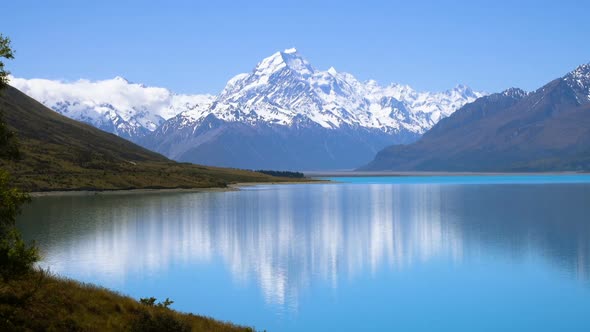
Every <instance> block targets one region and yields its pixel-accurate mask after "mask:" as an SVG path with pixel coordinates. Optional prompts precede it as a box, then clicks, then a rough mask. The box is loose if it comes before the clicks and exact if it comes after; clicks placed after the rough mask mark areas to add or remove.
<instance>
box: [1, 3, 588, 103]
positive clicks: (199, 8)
mask: <svg viewBox="0 0 590 332" xmlns="http://www.w3.org/2000/svg"><path fill="white" fill-rule="evenodd" d="M516 2H517V1H453V2H451V3H442V1H403V2H399V1H370V0H364V1H356V2H354V3H351V1H321V2H320V1H315V2H314V1H303V0H299V1H233V2H232V1H206V2H205V1H190V2H188V1H187V2H182V1H153V2H147V1H145V2H139V1H137V2H136V1H108V0H103V1H93V2H92V3H91V2H90V1H28V0H19V1H9V2H4V3H3V4H2V12H3V18H2V22H1V23H0V32H1V33H4V34H5V35H8V36H10V37H11V38H12V40H13V46H14V48H15V49H16V52H17V53H16V56H17V59H15V60H14V61H11V62H10V63H9V64H8V68H9V69H10V70H11V71H12V73H13V74H14V75H15V76H17V77H23V78H49V79H62V80H68V81H69V80H76V79H79V78H87V79H92V80H94V79H105V78H112V77H115V76H117V75H119V76H124V77H126V78H128V79H129V80H131V81H134V82H141V83H144V84H147V85H153V86H162V87H167V88H170V89H172V90H174V91H177V92H186V93H189V92H190V93H202V92H209V93H217V92H219V91H220V90H221V89H222V88H223V87H224V85H225V82H226V81H227V80H228V79H229V78H231V77H232V76H234V75H235V74H238V73H242V72H247V71H250V70H251V69H252V68H253V67H254V66H255V65H256V63H257V62H259V61H260V60H261V59H263V58H264V57H267V56H269V55H271V54H272V53H274V52H276V51H278V50H283V49H285V48H290V47H296V48H297V49H298V50H299V52H300V53H301V54H302V55H303V56H304V57H305V58H306V59H307V60H308V61H309V62H311V64H312V65H313V66H315V67H316V68H318V69H323V70H325V69H328V68H329V67H330V66H334V67H335V68H336V69H337V70H339V71H346V72H349V73H351V74H353V75H355V76H356V77H357V78H359V79H361V80H366V79H376V80H377V81H379V82H380V83H382V84H386V83H391V82H398V83H404V84H410V85H411V86H413V87H414V88H416V89H419V90H445V89H447V88H451V87H453V86H455V85H456V84H457V83H464V84H467V85H470V86H471V87H473V88H475V89H480V90H486V91H489V92H493V91H499V90H503V89H505V88H508V87H511V86H517V87H521V88H524V89H527V90H531V89H535V88H537V87H539V86H540V85H542V84H544V83H546V82H547V81H549V80H551V79H553V78H556V77H559V76H562V75H563V74H565V73H566V72H568V71H569V70H571V69H573V68H575V67H576V66H577V65H579V64H581V63H586V62H589V61H590V42H588V38H589V36H590V35H589V32H590V19H588V13H590V1H564V0H561V1H551V2H544V1H518V4H514V3H516Z"/></svg>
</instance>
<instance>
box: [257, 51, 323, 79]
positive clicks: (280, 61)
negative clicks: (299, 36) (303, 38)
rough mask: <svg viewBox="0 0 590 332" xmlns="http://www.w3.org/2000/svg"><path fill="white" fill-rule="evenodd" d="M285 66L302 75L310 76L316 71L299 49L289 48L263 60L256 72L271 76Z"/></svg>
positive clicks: (259, 74) (260, 74)
mask: <svg viewBox="0 0 590 332" xmlns="http://www.w3.org/2000/svg"><path fill="white" fill-rule="evenodd" d="M283 68H289V69H291V70H292V71H294V72H296V73H299V74H300V75H302V76H310V75H311V74H313V73H314V71H315V70H314V69H313V67H312V66H311V65H310V64H309V62H307V60H305V59H304V58H303V57H301V55H300V54H299V53H298V52H297V49H295V48H289V49H286V50H284V51H283V52H276V53H274V54H273V55H271V56H269V57H268V58H266V59H264V60H262V61H261V62H260V63H258V65H257V66H256V68H255V69H254V73H255V74H256V75H258V76H267V75H268V76H270V75H272V74H273V73H275V72H278V71H279V70H281V69H283Z"/></svg>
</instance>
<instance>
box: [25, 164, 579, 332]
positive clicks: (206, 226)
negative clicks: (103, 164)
mask: <svg viewBox="0 0 590 332" xmlns="http://www.w3.org/2000/svg"><path fill="white" fill-rule="evenodd" d="M333 180H335V181H338V182H337V183H327V184H300V185H261V186H253V187H244V188H243V189H242V190H239V191H229V192H201V193H148V194H101V195H90V196H72V195H70V196H60V197H57V196H53V197H38V198H35V199H34V200H33V202H32V203H31V204H29V205H28V206H27V207H26V209H25V210H24V211H23V215H22V216H21V217H20V218H19V220H18V226H19V228H20V229H21V230H22V231H23V233H24V236H25V238H26V239H28V240H35V241H36V242H37V244H38V245H39V247H40V248H41V251H42V254H43V262H42V264H41V265H42V266H43V267H49V268H50V270H51V271H53V272H55V273H57V274H60V275H63V276H67V277H71V278H74V279H77V280H81V281H84V282H91V283H95V284H98V285H101V286H105V287H107V288H111V289H114V290H117V291H119V292H121V293H124V294H127V295H130V296H132V297H134V298H140V297H150V296H155V297H157V298H159V299H164V298H166V297H169V298H170V299H172V300H173V301H174V304H173V305H172V307H173V308H174V309H177V310H180V311H187V312H193V313H196V314H201V315H207V316H212V317H214V318H217V319H221V320H228V321H231V322H234V323H237V324H243V325H248V326H253V327H255V328H256V329H259V330H267V331H590V176H588V175H559V176H552V175H538V176H445V177H438V176H432V177H350V178H334V179H333Z"/></svg>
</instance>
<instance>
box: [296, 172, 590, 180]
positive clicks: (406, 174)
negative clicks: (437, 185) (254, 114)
mask: <svg viewBox="0 0 590 332" xmlns="http://www.w3.org/2000/svg"><path fill="white" fill-rule="evenodd" d="M304 174H305V176H309V177H312V178H317V177H335V178H337V177H430V176H449V177H450V176H541V175H557V176H559V175H590V172H574V171H565V172H426V171H425V172H397V171H332V172H330V171H326V172H323V171H309V172H304Z"/></svg>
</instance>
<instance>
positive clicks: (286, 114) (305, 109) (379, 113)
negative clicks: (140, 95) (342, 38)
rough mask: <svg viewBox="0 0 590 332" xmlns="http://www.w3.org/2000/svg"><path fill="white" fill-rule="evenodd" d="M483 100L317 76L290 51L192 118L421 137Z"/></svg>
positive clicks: (467, 92) (463, 91) (458, 91)
mask: <svg viewBox="0 0 590 332" xmlns="http://www.w3.org/2000/svg"><path fill="white" fill-rule="evenodd" d="M482 95H483V94H482V93H480V92H474V91H472V90H471V89H470V88H468V87H466V86H463V85H458V86H457V87H456V88H454V89H452V90H448V91H446V92H441V93H430V92H425V93H420V92H417V91H415V90H413V89H412V88H410V87H409V86H407V85H399V84H393V85H390V86H387V87H381V86H379V85H378V84H377V82H375V81H368V82H365V83H362V82H359V81H358V80H357V79H355V78H354V76H352V75H350V74H347V73H339V72H337V71H336V70H335V69H334V68H330V69H329V70H327V71H318V70H316V69H315V68H313V67H312V66H311V65H310V64H309V63H308V62H307V61H306V60H305V59H304V58H302V57H301V56H300V55H299V53H297V51H296V50H295V49H288V50H285V51H284V52H277V53H275V54H273V55H272V56H270V57H268V58H266V59H264V60H263V61H261V62H260V63H259V64H258V65H257V66H256V68H254V70H253V71H252V72H251V73H247V74H240V75H237V76H235V77H234V78H232V79H231V80H230V81H229V82H228V84H227V86H226V87H225V89H224V90H223V91H222V92H221V94H220V95H219V96H218V97H217V98H216V100H215V102H214V103H213V106H212V107H211V108H210V109H208V110H205V111H203V113H201V114H200V115H197V116H196V117H195V114H191V116H192V117H193V118H196V119H198V118H204V117H205V116H206V115H208V114H213V115H214V116H215V117H216V118H218V119H220V120H224V121H240V122H249V123H254V122H260V121H264V122H267V123H272V124H278V125H285V126H289V125H291V124H293V121H294V119H295V118H298V117H306V118H308V119H309V120H311V121H312V122H315V123H317V124H319V125H320V126H322V127H324V128H329V129H336V128H339V127H340V126H342V125H350V126H360V127H364V128H375V129H380V130H383V131H385V132H391V133H396V132H400V131H409V132H412V133H417V134H421V133H423V132H424V131H425V130H427V129H429V128H430V127H432V125H434V124H435V123H436V122H438V121H439V120H440V119H441V118H443V117H446V116H448V115H450V114H451V113H452V112H453V111H454V110H456V109H457V108H459V107H461V106H463V105H464V104H465V103H468V102H471V101H473V100H475V99H477V98H478V97H481V96H482Z"/></svg>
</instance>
